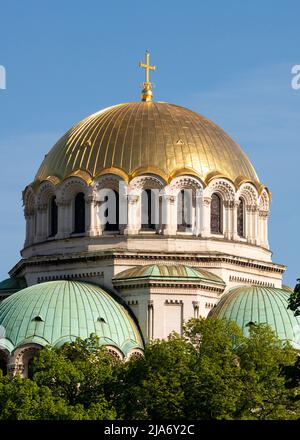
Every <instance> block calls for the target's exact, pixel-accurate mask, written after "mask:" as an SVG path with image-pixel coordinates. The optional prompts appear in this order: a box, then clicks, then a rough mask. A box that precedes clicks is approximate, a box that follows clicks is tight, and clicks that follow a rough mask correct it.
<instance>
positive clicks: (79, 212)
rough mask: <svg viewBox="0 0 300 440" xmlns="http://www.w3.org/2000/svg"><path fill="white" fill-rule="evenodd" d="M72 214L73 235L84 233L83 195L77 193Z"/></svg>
mask: <svg viewBox="0 0 300 440" xmlns="http://www.w3.org/2000/svg"><path fill="white" fill-rule="evenodd" d="M74 214H75V221H74V233H75V234H81V233H83V232H85V200H84V194H83V193H78V194H77V195H76V197H75V209H74Z"/></svg>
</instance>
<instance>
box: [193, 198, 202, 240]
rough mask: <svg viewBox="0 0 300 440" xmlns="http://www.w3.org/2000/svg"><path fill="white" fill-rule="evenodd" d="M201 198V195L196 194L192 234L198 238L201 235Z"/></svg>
mask: <svg viewBox="0 0 300 440" xmlns="http://www.w3.org/2000/svg"><path fill="white" fill-rule="evenodd" d="M202 200H203V196H202V194H196V196H195V232H194V234H195V235H196V237H198V236H199V235H200V233H201V206H202Z"/></svg>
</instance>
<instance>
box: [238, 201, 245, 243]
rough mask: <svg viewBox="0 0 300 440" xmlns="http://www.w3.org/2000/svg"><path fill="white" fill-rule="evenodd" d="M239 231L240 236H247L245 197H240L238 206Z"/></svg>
mask: <svg viewBox="0 0 300 440" xmlns="http://www.w3.org/2000/svg"><path fill="white" fill-rule="evenodd" d="M237 233H238V236H239V237H245V206H244V200H243V199H239V204H238V208H237Z"/></svg>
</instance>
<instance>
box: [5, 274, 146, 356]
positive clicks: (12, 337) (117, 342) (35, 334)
mask: <svg viewBox="0 0 300 440" xmlns="http://www.w3.org/2000/svg"><path fill="white" fill-rule="evenodd" d="M0 326H2V330H3V331H2V337H1V339H0V346H1V347H3V348H6V349H7V350H8V351H9V352H12V351H13V350H14V349H15V348H16V347H19V346H21V345H24V344H27V343H36V344H39V345H41V346H45V345H52V346H60V345H62V344H64V343H65V342H71V341H74V340H75V339H76V338H77V337H80V338H82V339H86V338H88V337H89V336H90V334H91V333H95V334H96V335H97V336H98V337H99V338H100V343H101V344H102V345H110V346H114V347H116V348H117V349H118V350H120V351H121V352H122V353H123V355H124V356H127V355H128V353H129V352H130V351H131V350H132V349H135V348H140V349H143V342H142V338H141V335H140V332H139V330H138V328H137V325H136V323H135V321H134V319H133V317H132V316H131V315H130V314H129V312H128V310H127V309H126V308H125V307H124V306H123V305H122V304H120V303H119V302H118V301H117V300H116V299H115V298H113V297H112V296H111V295H110V294H108V293H107V292H105V291H104V290H103V289H101V288H100V287H98V286H96V285H94V284H90V283H86V282H78V281H50V282H47V283H43V284H36V285H34V286H31V287H28V288H26V289H23V290H21V291H19V292H17V293H15V294H13V295H12V296H10V297H9V298H7V299H5V300H4V301H2V303H0ZM4 332H5V333H4ZM3 333H4V334H3ZM3 336H4V337H3Z"/></svg>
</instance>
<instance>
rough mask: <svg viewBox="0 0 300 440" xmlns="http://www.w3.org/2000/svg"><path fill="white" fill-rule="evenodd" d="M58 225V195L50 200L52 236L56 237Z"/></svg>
mask: <svg viewBox="0 0 300 440" xmlns="http://www.w3.org/2000/svg"><path fill="white" fill-rule="evenodd" d="M57 226H58V211H57V204H56V197H55V196H54V197H52V199H51V200H50V237H54V236H55V235H56V234H57Z"/></svg>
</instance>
